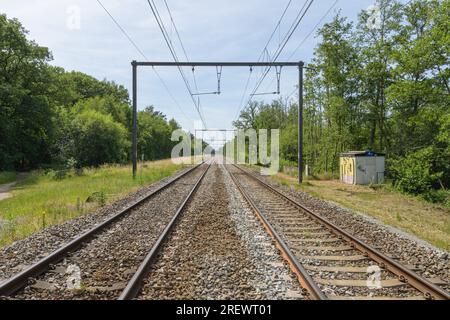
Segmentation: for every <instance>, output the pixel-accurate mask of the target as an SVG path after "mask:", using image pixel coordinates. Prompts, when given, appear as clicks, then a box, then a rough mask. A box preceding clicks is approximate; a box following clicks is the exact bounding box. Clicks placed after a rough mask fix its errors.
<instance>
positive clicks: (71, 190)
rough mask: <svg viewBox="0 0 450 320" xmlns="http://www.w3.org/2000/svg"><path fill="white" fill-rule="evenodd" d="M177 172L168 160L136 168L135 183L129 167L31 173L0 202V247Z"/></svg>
mask: <svg viewBox="0 0 450 320" xmlns="http://www.w3.org/2000/svg"><path fill="white" fill-rule="evenodd" d="M181 168H182V165H178V164H173V163H172V162H171V161H170V160H161V161H154V162H146V163H144V164H140V165H139V167H138V172H137V178H136V179H135V180H133V179H132V177H131V168H130V167H129V166H113V165H109V166H103V167H101V168H97V169H85V170H83V172H82V174H81V175H77V174H75V172H69V173H68V174H65V175H63V176H61V175H60V174H57V173H55V172H53V171H47V172H38V171H36V172H32V173H31V174H30V175H29V176H28V177H27V178H26V179H25V180H24V181H22V182H20V183H19V184H18V185H17V186H16V187H15V188H14V189H13V190H12V194H13V197H12V198H9V199H6V200H3V201H0V247H1V246H4V245H7V244H9V243H12V242H14V241H16V240H19V239H22V238H25V237H26V236H28V235H30V234H32V233H34V232H36V231H39V230H41V229H43V228H45V227H47V226H49V225H53V224H58V223H61V222H64V221H66V220H69V219H72V218H75V217H77V216H80V215H82V214H85V213H87V212H89V211H92V210H94V209H96V208H98V207H100V206H102V205H105V204H108V203H111V202H113V201H114V200H117V199H118V198H120V197H123V196H124V195H126V194H128V193H130V192H132V191H135V190H137V189H138V188H139V187H140V186H144V185H147V184H150V183H152V182H155V181H158V180H160V179H162V178H164V177H167V176H170V175H172V174H174V173H175V172H176V171H177V170H179V169H181ZM87 200H88V201H87Z"/></svg>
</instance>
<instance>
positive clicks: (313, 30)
mask: <svg viewBox="0 0 450 320" xmlns="http://www.w3.org/2000/svg"><path fill="white" fill-rule="evenodd" d="M338 2H339V0H336V1H334V3H332V4H331V6H330V7H329V8H328V10H327V11H326V12H325V14H324V15H323V16H322V17H321V18H320V19H319V21H318V22H317V23H316V24H315V26H314V28H313V29H311V31H310V32H309V33H308V34H307V35H306V37H305V38H304V39H303V40H302V41H301V42H300V43H299V45H298V46H297V48H295V50H294V51H293V52H292V53H291V55H290V56H289V58H288V59H287V60H286V61H291V59H292V58H293V57H294V55H295V54H296V53H297V51H298V50H299V49H300V48H301V47H302V46H303V45H304V44H305V43H306V41H307V40H308V39H309V37H311V36H312V35H313V34H314V32H315V31H316V30H317V28H318V27H319V26H320V25H321V24H322V23H323V21H324V20H325V18H326V17H327V16H328V15H329V14H330V12H331V10H333V8H334V7H335V6H336V5H337V4H338ZM274 81H275V78H273V79H272V81H271V82H270V83H269V84H268V85H267V87H266V89H265V90H268V88H269V87H270V86H271V85H272V84H273V82H274ZM290 96H292V94H290V95H289V96H288V98H289V97H290Z"/></svg>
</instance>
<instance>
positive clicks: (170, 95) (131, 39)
mask: <svg viewBox="0 0 450 320" xmlns="http://www.w3.org/2000/svg"><path fill="white" fill-rule="evenodd" d="M97 3H98V4H99V5H100V6H101V7H102V8H103V10H104V11H105V12H106V13H107V14H108V16H109V17H110V18H111V20H112V21H113V22H114V24H115V25H116V26H117V27H118V28H119V30H120V31H121V32H122V33H123V34H124V35H125V37H126V38H127V39H128V41H129V42H130V43H131V45H132V46H133V47H134V48H135V49H136V50H137V52H139V54H140V55H141V56H142V57H143V58H144V59H145V60H146V61H150V60H149V59H148V58H147V56H146V55H145V53H144V52H143V51H142V50H141V48H139V46H138V45H137V44H136V42H135V41H134V40H133V38H131V36H130V35H129V34H128V32H127V31H126V30H125V29H124V28H123V27H122V26H121V25H120V23H119V22H118V21H117V20H116V19H115V18H114V16H113V15H112V14H111V13H110V12H109V10H108V9H106V7H105V6H104V5H103V3H102V2H101V1H100V0H97ZM152 70H153V71H154V72H155V75H156V76H157V78H158V80H159V81H160V82H161V83H162V85H163V87H164V89H165V90H166V91H167V94H168V95H169V97H170V98H171V99H172V100H173V102H174V103H175V105H176V106H177V107H178V109H179V110H180V111H181V113H182V115H183V116H184V117H185V118H186V119H187V120H189V121H191V122H193V120H192V119H191V118H190V117H189V116H187V115H186V113H185V112H184V111H183V108H181V105H180V104H179V103H178V101H177V100H176V99H175V97H174V96H173V94H172V92H170V89H169V87H168V85H167V83H166V82H165V81H164V79H163V78H162V77H161V75H160V74H159V72H158V71H157V70H156V69H155V68H154V67H153V68H152Z"/></svg>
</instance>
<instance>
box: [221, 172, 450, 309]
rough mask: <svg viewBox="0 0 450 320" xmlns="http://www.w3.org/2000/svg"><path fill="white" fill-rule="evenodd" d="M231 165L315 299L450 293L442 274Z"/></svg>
mask: <svg viewBox="0 0 450 320" xmlns="http://www.w3.org/2000/svg"><path fill="white" fill-rule="evenodd" d="M226 167H227V169H228V171H229V173H230V175H231V178H232V179H233V181H234V182H235V184H236V186H237V187H238V189H239V191H240V192H241V194H242V195H243V197H244V198H245V199H246V201H247V202H248V203H249V205H250V206H251V207H252V209H253V211H254V212H255V214H256V215H257V217H258V218H259V220H260V221H261V223H262V224H263V226H264V227H265V229H266V231H267V232H268V233H269V234H270V235H271V236H272V238H273V239H274V240H275V242H276V244H277V247H278V248H279V250H280V252H281V253H282V255H283V256H284V258H285V259H286V261H287V262H288V264H289V265H290V268H291V270H292V271H293V272H294V273H295V274H296V275H297V277H298V280H299V282H300V284H301V285H302V287H303V288H304V289H305V291H306V292H307V294H308V296H309V297H310V298H311V299H319V300H321V299H339V300H340V299H355V300H357V299H433V300H448V299H449V298H450V295H449V294H448V292H446V291H445V290H443V289H442V288H440V287H439V284H442V285H444V284H445V283H442V282H440V281H439V279H425V278H423V277H421V276H419V275H418V274H417V273H415V272H414V270H413V268H412V267H408V266H404V265H402V264H400V263H399V262H397V261H395V259H393V258H390V257H388V256H386V255H384V254H383V253H381V252H380V251H378V250H377V249H376V248H373V247H371V246H369V245H367V244H365V243H363V242H362V241H360V240H358V239H357V238H356V237H354V236H352V235H351V234H349V233H347V232H346V231H344V230H343V229H341V228H340V227H338V226H336V225H335V224H333V223H331V222H330V221H328V220H327V219H325V218H323V217H321V216H320V215H318V214H316V213H314V212H312V211H311V210H309V209H308V208H306V207H304V206H302V205H301V204H300V203H298V202H297V201H295V200H293V199H291V198H290V197H288V196H286V195H284V194H282V193H281V192H279V191H278V190H276V189H274V188H273V187H272V186H270V185H268V184H267V183H265V182H264V181H263V180H262V179H260V178H259V177H257V176H255V175H254V174H253V173H250V172H248V171H247V170H245V169H243V168H241V167H239V166H236V165H227V166H226Z"/></svg>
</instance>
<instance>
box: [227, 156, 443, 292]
mask: <svg viewBox="0 0 450 320" xmlns="http://www.w3.org/2000/svg"><path fill="white" fill-rule="evenodd" d="M234 166H235V167H236V168H238V169H239V170H241V171H242V172H244V174H246V175H247V176H249V177H251V178H253V179H254V180H256V181H258V182H259V183H260V184H261V185H262V186H264V187H265V188H266V189H268V190H270V191H272V192H273V193H275V194H276V195H278V196H280V197H282V198H283V199H285V200H287V201H288V202H289V203H291V204H293V205H294V206H296V207H297V208H299V209H300V210H302V211H304V212H306V213H307V214H308V215H310V216H311V217H312V218H313V219H315V220H316V221H317V222H319V223H320V224H322V225H324V226H325V227H327V228H328V229H330V231H331V232H333V233H334V234H335V235H336V236H337V237H338V238H340V239H344V240H345V241H347V242H349V244H350V246H351V247H353V248H355V249H357V250H359V251H361V252H362V253H363V254H364V255H365V256H367V257H369V258H371V259H372V260H374V261H375V262H377V263H378V264H379V266H380V267H381V268H384V269H386V270H388V271H390V272H392V273H394V274H395V275H397V276H398V277H399V280H400V281H402V282H404V283H407V284H409V285H411V286H412V287H414V288H416V289H417V290H419V291H420V292H422V293H423V294H424V296H425V298H427V299H434V300H450V294H449V293H448V292H446V291H445V290H443V289H442V288H440V287H439V286H437V285H435V284H434V283H432V282H430V281H429V280H427V279H425V278H423V277H421V276H420V275H418V274H417V273H415V272H414V271H412V270H410V269H408V268H407V267H405V266H403V265H402V264H400V263H399V262H397V261H395V260H394V259H392V258H390V257H388V256H386V255H385V254H383V253H382V252H380V251H378V250H377V249H375V248H373V247H372V246H370V245H368V244H367V243H364V242H363V241H361V240H359V239H357V238H356V237H354V236H353V235H351V234H350V233H348V232H347V231H345V230H343V229H342V228H340V227H339V226H337V225H335V224H334V223H332V222H331V221H329V220H328V219H326V218H324V217H321V216H320V215H319V214H317V213H314V212H313V211H311V210H310V209H308V208H306V207H305V206H303V205H301V204H300V203H298V202H297V201H295V200H293V199H291V198H290V197H288V196H286V195H284V194H283V193H281V192H280V191H278V190H276V189H275V188H274V187H272V186H271V185H269V184H267V183H266V182H265V181H263V180H261V179H260V178H258V177H256V176H255V175H254V174H252V173H250V172H248V171H247V170H244V169H243V168H241V167H239V166H237V165H234Z"/></svg>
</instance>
